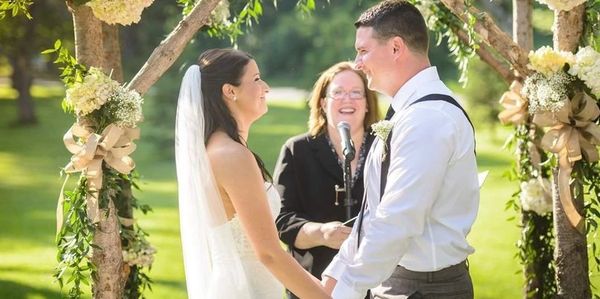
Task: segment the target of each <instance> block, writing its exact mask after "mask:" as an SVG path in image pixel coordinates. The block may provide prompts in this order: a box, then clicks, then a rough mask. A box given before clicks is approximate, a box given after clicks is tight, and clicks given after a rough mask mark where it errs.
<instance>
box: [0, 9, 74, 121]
mask: <svg viewBox="0 0 600 299" xmlns="http://www.w3.org/2000/svg"><path fill="white" fill-rule="evenodd" d="M2 5H4V4H2ZM11 11H12V10H11ZM28 13H29V15H28V16H27V15H24V14H21V15H16V16H14V17H10V16H8V17H6V16H5V17H1V16H0V56H4V57H5V58H6V59H7V60H8V62H9V64H10V66H11V69H12V73H11V75H10V78H11V84H12V87H13V88H14V89H15V90H16V91H17V92H18V96H17V101H16V104H17V107H16V108H17V120H16V122H17V124H19V125H25V124H34V123H36V122H37V118H36V115H35V105H34V102H33V100H32V99H31V91H30V89H31V85H32V82H33V79H34V76H35V75H36V72H34V71H33V70H36V65H34V61H37V62H38V63H37V66H38V67H39V65H40V64H41V65H44V63H43V59H42V58H41V57H40V54H39V53H40V52H41V51H42V50H43V49H46V48H48V46H49V45H51V44H52V43H53V42H54V41H55V40H56V39H58V38H60V37H63V36H67V33H68V32H69V31H70V30H72V22H71V20H70V19H69V14H68V12H67V11H66V10H65V9H64V2H63V1H59V0H46V1H36V2H33V4H32V5H31V6H30V7H29V12H28ZM9 14H10V13H9ZM29 17H31V18H32V20H30V19H29ZM69 40H70V38H66V39H65V41H67V42H68V41H69Z"/></svg>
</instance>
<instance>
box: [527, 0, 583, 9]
mask: <svg viewBox="0 0 600 299" xmlns="http://www.w3.org/2000/svg"><path fill="white" fill-rule="evenodd" d="M585 1H586V0H537V2H539V3H542V4H546V5H548V7H550V9H552V10H555V11H558V10H563V11H569V10H571V9H573V8H574V7H575V6H578V5H580V4H582V3H585Z"/></svg>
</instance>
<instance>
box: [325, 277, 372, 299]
mask: <svg viewBox="0 0 600 299" xmlns="http://www.w3.org/2000/svg"><path fill="white" fill-rule="evenodd" d="M365 295H366V292H365V293H360V292H357V291H356V290H354V289H353V288H351V287H350V286H349V285H347V284H346V283H345V282H344V281H343V280H338V281H337V284H336V285H335V288H334V289H333V292H332V293H331V298H333V299H364V298H365Z"/></svg>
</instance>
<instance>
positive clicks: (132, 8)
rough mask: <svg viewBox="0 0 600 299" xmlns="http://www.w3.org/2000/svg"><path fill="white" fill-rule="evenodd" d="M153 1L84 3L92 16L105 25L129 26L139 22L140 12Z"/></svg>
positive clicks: (94, 1)
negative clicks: (90, 10)
mask: <svg viewBox="0 0 600 299" xmlns="http://www.w3.org/2000/svg"><path fill="white" fill-rule="evenodd" d="M153 1H154V0H91V1H89V2H87V3H86V5H87V6H89V7H90V8H91V9H92V12H93V13H94V16H96V18H98V19H100V20H102V21H103V22H105V23H107V24H111V25H112V24H121V25H129V24H131V23H137V22H139V21H140V16H141V15H142V10H144V8H146V7H148V6H150V4H152V2H153Z"/></svg>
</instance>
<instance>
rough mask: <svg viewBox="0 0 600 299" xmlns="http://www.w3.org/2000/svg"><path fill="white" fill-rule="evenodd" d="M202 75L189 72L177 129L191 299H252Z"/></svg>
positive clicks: (195, 68)
mask: <svg viewBox="0 0 600 299" xmlns="http://www.w3.org/2000/svg"><path fill="white" fill-rule="evenodd" d="M203 104H204V103H203V97H202V91H201V74H200V67H199V66H198V65H192V66H191V67H189V68H188V70H187V71H186V73H185V76H184V78H183V81H182V83H181V89H180V92H179V100H178V103H177V120H176V128H175V157H176V158H175V159H176V163H177V183H178V193H179V213H180V224H181V242H182V247H183V260H184V266H185V277H186V283H187V291H188V297H189V298H192V299H198V298H249V296H250V292H249V290H248V283H247V277H246V275H245V274H244V271H243V268H242V264H241V260H240V255H239V252H238V251H237V250H236V248H235V242H234V239H233V235H232V231H231V229H230V226H229V225H227V224H226V223H227V216H226V214H225V209H224V208H223V202H222V201H221V198H220V195H219V191H218V189H217V185H216V183H215V179H214V176H213V173H212V170H211V167H210V161H209V160H208V155H207V153H206V147H205V144H204V114H203V109H202V106H203Z"/></svg>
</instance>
